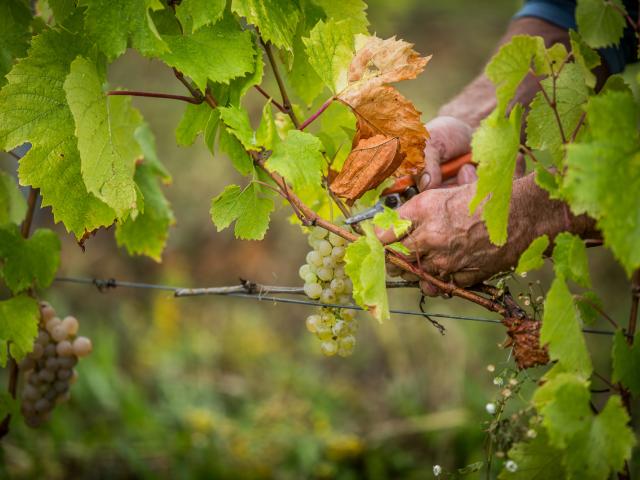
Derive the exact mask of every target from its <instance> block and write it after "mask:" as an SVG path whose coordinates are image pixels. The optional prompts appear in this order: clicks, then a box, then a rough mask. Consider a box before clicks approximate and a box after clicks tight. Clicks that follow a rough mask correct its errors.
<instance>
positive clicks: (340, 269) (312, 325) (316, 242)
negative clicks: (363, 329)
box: [299, 228, 358, 357]
mask: <svg viewBox="0 0 640 480" xmlns="http://www.w3.org/2000/svg"><path fill="white" fill-rule="evenodd" d="M309 245H310V246H311V247H312V248H313V250H311V251H310V252H309V253H308V254H307V259H306V260H307V263H305V264H304V265H302V266H301V267H300V271H299V274H300V278H302V280H304V293H305V294H306V295H307V296H308V297H309V298H311V299H313V300H319V301H320V302H322V303H326V304H333V305H348V304H350V303H351V292H352V290H353V286H352V284H351V280H350V279H349V278H348V277H347V275H346V273H345V271H344V265H345V263H344V254H345V249H346V240H344V239H343V238H342V237H340V236H338V235H335V234H333V233H328V232H327V231H326V230H324V229H322V228H313V229H311V231H310V233H309ZM354 317H355V310H349V309H343V308H335V307H320V308H319V311H318V313H315V314H313V315H309V316H308V317H307V321H306V325H307V329H308V330H309V331H310V332H311V333H314V334H315V335H316V337H318V339H319V340H320V342H321V344H320V349H321V350H322V353H323V354H325V355H327V356H333V355H335V354H336V353H337V354H338V355H340V356H342V357H348V356H349V355H351V354H352V353H353V348H354V346H355V344H356V337H355V333H356V331H357V328H358V324H357V322H356V321H355V320H354Z"/></svg>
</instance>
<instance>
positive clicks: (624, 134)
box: [562, 91, 640, 275]
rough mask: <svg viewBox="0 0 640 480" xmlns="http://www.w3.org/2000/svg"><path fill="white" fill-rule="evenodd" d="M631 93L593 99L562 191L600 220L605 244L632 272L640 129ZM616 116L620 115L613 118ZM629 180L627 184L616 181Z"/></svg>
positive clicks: (637, 249)
mask: <svg viewBox="0 0 640 480" xmlns="http://www.w3.org/2000/svg"><path fill="white" fill-rule="evenodd" d="M639 117H640V108H638V106H637V104H636V102H635V100H634V99H633V96H632V94H631V93H628V92H617V91H608V92H606V93H604V94H602V95H599V96H597V97H592V98H591V99H590V100H589V103H588V105H587V124H588V130H587V133H588V138H587V140H586V141H584V142H580V143H574V144H572V145H568V146H567V152H568V154H567V159H566V164H567V172H566V176H565V179H564V183H563V185H562V194H563V196H564V197H565V198H566V199H567V200H568V201H569V204H570V205H571V209H572V211H573V212H574V213H576V214H580V213H585V212H586V213H588V214H589V215H590V216H592V217H593V218H595V219H596V220H597V222H598V223H597V225H598V227H599V229H600V230H601V231H602V233H603V236H604V240H605V245H607V246H608V247H609V248H610V249H611V250H612V251H613V254H614V255H615V257H616V258H617V259H618V261H620V263H621V264H622V266H623V267H624V268H625V270H626V271H627V274H629V275H631V273H632V272H633V271H634V270H635V269H637V268H638V267H640V203H639V202H638V198H637V192H638V191H640V168H639V167H640V135H639V133H638V118H639ZM612 119H615V121H612ZM620 185H624V188H616V186H620Z"/></svg>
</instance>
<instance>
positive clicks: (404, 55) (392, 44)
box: [345, 36, 431, 93]
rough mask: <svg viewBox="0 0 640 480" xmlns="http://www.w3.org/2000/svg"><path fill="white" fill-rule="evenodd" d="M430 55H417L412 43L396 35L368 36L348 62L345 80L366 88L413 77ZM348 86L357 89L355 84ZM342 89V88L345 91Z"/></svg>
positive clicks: (420, 71) (421, 68)
mask: <svg viewBox="0 0 640 480" xmlns="http://www.w3.org/2000/svg"><path fill="white" fill-rule="evenodd" d="M430 58H431V57H430V56H429V57H427V58H425V57H421V56H420V55H419V54H418V53H417V52H416V51H415V50H413V44H412V43H408V42H405V41H404V40H397V39H396V37H395V36H394V37H391V38H387V39H382V38H378V37H376V36H372V37H368V38H367V39H366V41H365V43H364V45H362V47H361V48H358V50H357V51H356V54H355V56H354V57H353V60H352V61H351V64H350V65H349V77H348V79H349V83H351V84H354V83H355V82H359V83H362V84H366V86H367V88H372V87H374V86H377V85H383V84H386V83H392V82H399V81H401V80H410V79H412V78H416V77H417V76H418V75H419V74H420V73H422V71H423V70H424V67H425V66H426V64H427V62H428V61H429V59H430ZM351 88H354V89H358V87H357V86H356V85H352V87H351ZM345 93H346V92H345Z"/></svg>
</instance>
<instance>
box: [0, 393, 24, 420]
mask: <svg viewBox="0 0 640 480" xmlns="http://www.w3.org/2000/svg"><path fill="white" fill-rule="evenodd" d="M19 414H20V400H19V399H18V398H13V397H12V396H11V395H10V394H9V392H0V417H2V418H4V417H6V416H7V415H13V416H14V417H15V416H17V415H19Z"/></svg>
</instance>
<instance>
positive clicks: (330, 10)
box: [313, 0, 369, 35]
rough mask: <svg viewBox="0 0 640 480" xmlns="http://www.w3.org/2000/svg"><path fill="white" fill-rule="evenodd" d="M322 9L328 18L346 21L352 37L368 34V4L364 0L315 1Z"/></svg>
mask: <svg viewBox="0 0 640 480" xmlns="http://www.w3.org/2000/svg"><path fill="white" fill-rule="evenodd" d="M313 3H315V4H316V5H319V6H320V7H322V9H323V10H324V11H325V13H326V14H327V17H328V18H330V19H334V20H344V21H345V22H346V23H347V25H346V26H345V28H348V29H349V32H350V33H351V35H355V34H356V33H367V25H369V21H368V20H367V12H366V10H367V4H366V3H365V2H364V1H363V0H341V1H339V2H336V1H335V0H313Z"/></svg>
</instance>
